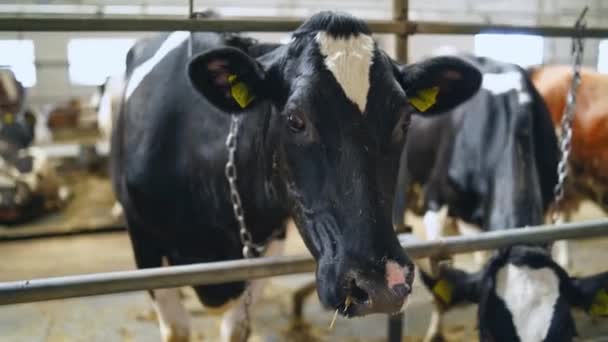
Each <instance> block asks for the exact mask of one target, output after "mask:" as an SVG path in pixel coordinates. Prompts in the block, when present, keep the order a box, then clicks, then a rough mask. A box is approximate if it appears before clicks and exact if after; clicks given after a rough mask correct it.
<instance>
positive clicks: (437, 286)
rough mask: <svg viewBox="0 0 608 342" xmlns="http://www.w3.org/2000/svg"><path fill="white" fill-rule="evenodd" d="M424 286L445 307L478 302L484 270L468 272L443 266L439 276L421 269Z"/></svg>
mask: <svg viewBox="0 0 608 342" xmlns="http://www.w3.org/2000/svg"><path fill="white" fill-rule="evenodd" d="M420 275H421V279H422V282H423V283H424V286H425V287H426V288H427V289H428V290H429V291H430V292H431V294H432V295H433V297H434V298H435V300H436V301H437V302H439V303H440V304H441V305H442V306H443V307H444V308H445V309H449V308H450V307H452V306H454V305H457V304H465V303H478V302H479V297H480V291H481V281H482V272H481V271H480V272H478V273H468V272H465V271H461V270H459V269H456V268H453V267H450V266H442V267H441V269H440V271H439V275H438V277H436V278H435V277H433V276H431V275H430V274H428V273H426V272H424V271H423V270H420Z"/></svg>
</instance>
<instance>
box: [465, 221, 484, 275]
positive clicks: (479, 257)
mask: <svg viewBox="0 0 608 342" xmlns="http://www.w3.org/2000/svg"><path fill="white" fill-rule="evenodd" d="M458 231H459V232H460V234H461V235H464V236H476V235H479V234H481V233H482V231H481V229H480V228H479V227H478V226H476V225H474V224H470V223H467V222H464V221H462V220H458ZM489 255H490V254H489V252H488V251H476V252H473V258H474V260H475V263H476V264H477V266H482V265H484V264H485V263H486V261H487V260H488V258H489Z"/></svg>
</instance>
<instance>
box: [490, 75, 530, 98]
mask: <svg viewBox="0 0 608 342" xmlns="http://www.w3.org/2000/svg"><path fill="white" fill-rule="evenodd" d="M481 87H482V88H484V89H486V90H489V91H490V92H491V93H492V94H494V95H500V94H504V93H507V92H509V91H511V90H516V91H517V93H518V95H519V103H520V104H526V103H529V102H530V101H531V97H530V95H529V94H528V93H527V92H524V91H523V89H522V78H521V73H519V72H516V71H510V72H505V73H502V74H483V82H482V84H481Z"/></svg>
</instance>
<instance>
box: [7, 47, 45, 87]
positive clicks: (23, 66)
mask: <svg viewBox="0 0 608 342" xmlns="http://www.w3.org/2000/svg"><path fill="white" fill-rule="evenodd" d="M0 51H2V53H0V67H5V68H6V67H8V68H9V69H11V70H12V71H13V74H15V78H17V80H18V81H19V82H21V85H23V86H24V87H33V86H34V85H36V55H35V52H34V42H33V41H31V40H16V39H14V40H0Z"/></svg>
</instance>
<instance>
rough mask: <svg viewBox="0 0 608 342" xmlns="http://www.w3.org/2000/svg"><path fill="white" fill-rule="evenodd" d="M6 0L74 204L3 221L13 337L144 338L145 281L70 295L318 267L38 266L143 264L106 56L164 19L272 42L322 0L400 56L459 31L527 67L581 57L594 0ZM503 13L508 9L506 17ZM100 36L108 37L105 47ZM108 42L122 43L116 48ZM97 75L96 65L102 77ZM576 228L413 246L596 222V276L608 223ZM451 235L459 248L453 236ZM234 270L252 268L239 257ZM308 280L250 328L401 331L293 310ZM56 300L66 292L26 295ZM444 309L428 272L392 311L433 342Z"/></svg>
mask: <svg viewBox="0 0 608 342" xmlns="http://www.w3.org/2000/svg"><path fill="white" fill-rule="evenodd" d="M588 5H589V8H590V10H589V12H588V13H587V14H586V20H587V25H588V27H587V29H586V30H585V31H584V32H583V34H584V35H585V37H589V38H592V39H587V40H586V41H585V54H584V58H583V60H582V62H583V64H584V65H586V66H589V67H592V68H597V69H598V70H599V71H600V72H601V71H602V70H605V68H606V67H605V65H604V64H605V63H608V62H606V61H604V59H605V58H606V56H605V52H604V53H602V50H603V49H602V47H603V45H605V44H603V42H602V41H601V38H603V37H604V36H605V34H606V30H603V29H601V27H603V25H605V23H603V17H602V13H603V11H605V10H604V7H603V5H602V4H601V3H600V2H597V3H590V4H588ZM2 6H3V8H2V11H3V17H2V18H1V19H0V29H1V30H2V31H3V33H2V36H3V39H5V40H6V42H7V43H6V45H5V46H6V51H14V52H12V53H11V52H9V53H8V54H6V55H8V56H9V57H7V60H6V62H2V64H7V65H8V66H9V67H11V70H12V72H13V74H14V75H15V76H14V77H15V78H16V79H17V80H18V81H19V82H20V83H21V84H22V85H23V87H24V88H25V89H27V92H26V96H27V103H28V106H29V107H31V108H33V109H34V111H35V112H36V113H37V114H36V115H37V122H36V125H38V126H42V127H37V128H38V129H37V130H36V133H37V134H36V135H37V136H36V139H35V140H34V142H33V144H32V146H34V147H38V148H39V149H40V150H41V151H43V153H44V155H45V156H46V157H48V160H50V163H51V164H52V167H53V168H54V169H55V172H56V174H57V176H56V177H58V179H59V181H58V182H59V183H60V184H61V185H58V186H56V188H57V189H55V188H53V189H54V190H53V191H55V190H56V191H57V193H58V194H60V193H61V194H63V195H59V196H58V197H59V199H60V202H62V203H60V204H59V205H56V207H53V206H50V207H49V212H47V211H43V212H41V213H38V214H37V215H36V216H35V217H33V218H32V217H26V218H25V219H24V222H17V223H14V222H10V223H9V224H7V225H6V226H5V227H3V229H2V240H3V242H2V249H1V250H0V253H3V255H4V256H5V260H11V261H10V262H9V263H5V266H3V267H4V268H3V272H1V274H2V280H3V281H6V282H7V283H4V284H2V285H1V286H0V291H2V294H1V297H2V298H3V299H2V303H3V304H6V306H3V307H2V308H3V310H2V311H1V315H2V316H3V319H2V320H1V322H2V323H1V324H2V331H3V332H4V331H5V332H7V334H4V335H3V336H5V338H7V339H8V340H39V339H40V340H53V341H54V340H60V341H62V340H97V339H100V340H116V341H119V340H141V341H147V340H157V339H159V332H158V328H157V323H156V317H155V313H154V310H153V309H152V304H151V301H150V300H149V298H148V297H147V295H146V293H145V292H143V291H140V292H132V293H125V294H113V295H105V296H99V297H86V298H78V299H67V298H70V297H79V296H85V295H86V296H89V295H93V294H102V293H115V292H124V291H134V290H143V289H151V288H154V287H157V286H158V287H166V286H183V285H188V284H194V283H202V282H218V279H219V280H222V279H226V280H228V279H229V280H236V279H245V278H249V277H262V276H271V275H279V274H286V273H305V272H310V271H311V270H313V268H314V267H313V264H312V263H311V261H310V260H309V259H308V258H299V257H295V258H294V259H280V260H279V261H277V262H278V263H282V264H281V265H282V266H281V267H279V264H272V263H270V264H265V263H264V262H262V263H261V264H259V265H257V268H255V267H253V266H255V265H254V264H255V262H253V263H251V265H250V264H249V263H245V264H240V265H239V264H230V263H229V264H227V265H218V266H217V268H213V267H212V268H211V269H207V268H206V266H205V265H201V267H200V268H198V269H193V270H190V271H189V272H190V273H189V276H184V277H182V275H183V274H184V273H182V272H185V270H181V269H179V267H175V270H174V273H170V272H169V273H167V274H166V275H164V277H163V276H160V275H159V277H160V278H159V279H160V280H157V281H156V282H155V281H152V280H149V279H148V278H145V276H144V275H143V273H141V271H139V272H140V273H137V272H129V273H126V274H122V276H120V277H113V276H112V275H103V274H101V275H99V278H86V277H85V279H81V278H79V277H75V278H68V279H57V280H54V281H53V280H50V281H49V280H44V279H40V280H34V279H36V278H46V277H56V276H64V275H78V274H84V273H101V272H110V271H125V270H133V269H134V268H135V266H134V263H133V257H132V252H131V248H130V245H129V242H128V238H127V235H126V234H125V232H124V231H123V229H124V223H123V222H122V220H121V218H120V215H119V214H120V213H119V211H118V210H116V207H115V205H114V203H115V202H114V198H113V194H112V190H111V186H110V184H109V180H108V173H107V155H108V151H109V147H108V143H107V132H104V131H103V130H104V129H105V128H106V127H105V126H103V125H104V123H102V122H100V121H98V118H99V115H98V113H97V112H96V110H98V109H99V107H101V106H100V105H99V103H100V102H101V97H102V96H101V95H102V94H101V93H100V92H99V89H97V86H100V85H102V84H104V82H105V81H106V79H107V77H110V76H113V74H112V73H116V72H120V71H121V69H120V67H116V66H114V67H108V68H107V70H106V69H105V67H104V66H103V65H104V63H108V64H112V62H111V61H109V60H111V59H115V60H116V61H117V62H115V63H114V64H117V65H121V63H122V61H123V60H124V57H125V54H126V51H127V49H128V48H129V47H130V46H131V44H133V41H134V40H135V39H137V38H141V37H145V36H147V35H149V34H150V32H154V31H166V30H186V31H220V32H231V31H251V32H254V33H252V35H254V36H256V37H259V38H260V39H262V40H265V41H280V42H286V41H288V40H289V35H288V33H282V32H288V31H290V30H293V29H295V28H296V27H298V25H299V24H300V23H301V22H302V18H305V17H307V16H309V15H311V14H313V13H314V12H316V11H318V10H320V9H338V10H346V11H349V12H351V13H353V14H355V15H358V16H361V17H363V18H365V19H366V20H368V22H369V24H370V27H371V29H372V30H373V31H374V32H376V33H379V34H378V36H377V40H378V42H379V44H380V45H381V46H382V47H383V48H384V49H385V50H386V51H388V52H389V53H391V52H392V55H393V56H394V57H395V58H396V59H399V60H402V61H405V60H410V61H416V60H420V59H421V58H423V57H425V56H427V55H428V54H431V53H433V50H434V49H435V48H437V47H440V46H444V45H451V46H456V47H457V48H458V49H459V50H464V51H469V52H473V53H475V54H478V55H487V56H489V57H492V58H497V59H501V58H502V59H504V60H505V61H506V62H511V63H517V64H520V65H522V66H531V65H536V64H541V63H547V64H550V63H554V64H555V63H559V64H570V63H571V59H572V56H571V54H570V50H569V49H570V39H569V38H570V37H571V36H574V35H575V34H576V30H574V29H573V28H572V25H573V23H574V22H575V21H576V19H577V16H578V15H579V13H580V11H581V9H582V7H583V4H576V5H573V4H572V3H570V2H560V1H538V2H522V3H517V4H513V3H512V2H495V3H492V4H486V3H481V2H478V1H464V2H458V3H456V2H448V1H433V2H422V1H421V2H417V1H411V2H409V3H407V2H403V1H395V2H394V3H389V2H383V3H382V6H380V4H378V3H371V2H367V1H360V2H344V3H335V4H324V3H308V2H302V3H293V2H289V3H282V2H276V3H275V2H271V3H266V2H263V3H260V4H257V3H256V4H253V3H236V2H235V3H234V4H230V5H228V4H226V3H219V2H218V3H217V4H214V3H204V4H196V3H194V4H193V3H189V4H184V3H182V2H158V3H156V2H154V1H149V2H146V3H145V4H139V5H137V6H133V5H130V4H127V3H124V4H123V3H114V2H112V3H109V2H108V3H100V2H93V1H91V2H88V1H85V2H82V1H81V2H73V3H69V2H65V3H61V4H56V3H52V4H39V3H36V2H31V3H18V4H9V5H2ZM199 7H200V8H199ZM207 8H211V9H213V10H214V11H217V12H218V13H219V14H220V17H219V18H212V19H201V18H199V19H187V18H188V17H195V16H196V15H192V13H194V12H199V10H200V11H201V12H202V10H203V9H207ZM463 9H466V10H463ZM168 13H173V14H168ZM505 14H510V15H509V16H508V18H507V16H505ZM261 17H264V18H261ZM83 18H84V19H85V20H83ZM291 18H294V19H291ZM446 20H449V21H448V22H446ZM488 22H489V23H491V24H488ZM260 32H265V33H260ZM277 32H281V33H277ZM515 33H517V34H520V35H514V34H515ZM393 35H395V36H393ZM542 37H547V38H546V39H544V38H542ZM550 37H559V38H550ZM515 46H516V47H519V48H514V47H515ZM100 47H102V48H101V50H96V49H99V48H100ZM29 50H31V52H28V51H29ZM111 50H120V52H117V53H115V55H116V56H111V55H110V51H111ZM105 53H107V55H106V54H105ZM79 55H80V57H79ZM11 56H13V57H11ZM96 57H97V58H96ZM87 62H88V63H89V64H86V63H87ZM79 64H80V65H79ZM32 67H33V70H34V71H33V75H34V76H33V77H32V71H31V70H32ZM24 70H25V71H24ZM87 73H90V74H94V75H93V76H92V77H90V78H89V77H87ZM106 84H107V83H106ZM95 97H97V98H98V99H95ZM91 98H93V99H92V100H91ZM89 102H91V103H89ZM556 172H557V170H556ZM601 208H602V203H600V205H599V208H598V206H597V204H594V203H589V202H588V203H585V204H584V205H583V206H580V207H579V208H578V211H577V212H576V214H574V215H573V219H576V220H588V219H592V218H603V216H604V212H603V211H602V210H601ZM113 209H114V210H113ZM407 222H408V224H410V225H411V226H413V227H414V228H416V227H417V226H421V225H422V222H420V221H419V219H418V218H416V217H411V218H410V217H408V219H407ZM565 229H566V231H559V230H558V231H557V232H553V231H548V232H547V233H546V234H544V235H543V234H541V236H540V237H537V238H536V239H540V240H532V238H531V237H530V236H528V235H524V234H521V235H520V234H518V233H519V232H517V231H515V233H513V236H510V237H509V238H507V239H505V238H504V237H501V236H500V235H498V236H487V237H485V239H487V240H485V242H484V238H479V237H478V238H472V239H463V240H462V241H460V242H459V240H458V238H455V240H450V239H446V240H445V241H441V242H440V243H435V244H432V243H431V244H430V245H428V246H426V249H425V248H422V249H420V250H421V251H419V252H415V250H416V248H420V246H422V247H424V245H422V244H420V243H418V242H411V241H406V242H404V243H405V244H406V247H407V248H408V251H410V250H411V251H413V252H410V254H411V255H412V256H413V257H416V258H422V257H430V256H437V255H438V254H439V253H441V254H442V255H445V254H452V253H454V254H456V253H463V252H470V251H474V250H480V249H492V248H499V247H503V246H505V245H508V244H514V243H521V242H524V241H529V242H539V241H552V240H558V239H562V238H571V239H575V238H585V237H586V238H589V237H591V236H593V237H596V238H593V239H587V240H581V241H576V242H573V243H572V244H571V245H570V250H571V253H572V265H571V266H570V268H569V269H568V270H569V273H570V274H571V275H586V274H592V273H597V272H603V271H606V269H605V267H604V265H603V263H602V262H601V260H602V259H603V258H602V256H603V254H604V251H605V247H606V240H605V239H601V238H599V237H601V235H603V234H606V233H607V232H606V223H605V222H604V221H596V222H587V223H581V224H574V225H571V226H566V227H565ZM85 233H87V234H85ZM526 233H528V232H527V231H526ZM560 234H562V235H560ZM452 241H453V243H454V244H455V246H460V247H455V249H451V247H450V246H452V245H451V243H452ZM488 241H490V242H488ZM288 246H289V248H288V249H289V251H290V254H295V255H302V254H306V253H307V251H306V248H305V247H304V246H303V244H302V243H301V241H300V240H299V238H298V234H297V231H296V230H295V229H293V228H292V227H290V230H289V232H288ZM51 260H52V261H51ZM456 263H457V264H459V265H461V264H462V265H464V266H463V267H466V268H468V269H472V268H474V267H475V265H474V263H472V260H471V258H469V256H466V255H463V256H458V257H457V258H456ZM237 269H239V270H240V271H238V272H237V271H235V270H237ZM256 270H257V271H256ZM268 270H272V272H269V271H268ZM138 274H141V276H142V277H143V278H140V279H142V280H139V281H140V282H139V284H136V285H125V284H129V283H130V280H129V279H133V278H138V277H140V276H139V275H138ZM161 274H162V272H161ZM227 274H229V276H228V275H227ZM123 276H124V277H123ZM92 277H94V276H92ZM104 277H105V278H104ZM231 277H232V278H231ZM117 278H120V279H117ZM87 279H88V280H89V281H90V282H89V283H87ZM311 279H312V275H310V274H305V275H298V276H284V277H276V278H272V280H271V283H270V285H269V286H268V287H267V288H266V290H265V295H264V297H263V299H262V301H261V302H259V303H256V305H254V306H253V308H252V327H253V335H252V337H251V340H304V341H308V340H332V341H333V340H362V341H368V340H385V339H386V338H387V334H389V330H390V329H389V328H388V327H387V317H386V316H382V315H377V316H371V317H366V318H360V319H357V320H344V319H338V321H337V322H335V323H334V326H333V328H332V329H329V328H328V327H329V326H330V323H331V321H332V316H333V312H330V311H327V310H324V309H322V308H321V307H320V305H319V303H318V300H317V299H316V297H315V296H312V297H311V298H310V299H308V300H307V302H306V305H305V307H304V313H303V322H298V324H296V323H294V322H293V321H292V319H291V318H292V306H293V302H292V298H291V297H292V295H293V294H294V293H295V292H296V291H297V290H298V289H300V288H301V287H302V286H304V285H306V284H308V283H309V281H310V280H311ZM15 281H17V282H16V283H15ZM91 282H92V283H91ZM100 283H103V284H104V285H100ZM107 284H111V285H107ZM142 284H143V285H142ZM108 289H111V290H108ZM182 292H183V296H184V299H185V301H186V303H187V308H188V310H189V311H190V313H191V315H192V316H193V324H192V327H193V332H192V339H193V340H217V339H218V334H219V320H220V318H219V317H220V316H217V315H214V314H213V313H211V312H208V311H207V310H205V309H204V308H202V307H201V306H200V304H198V303H197V301H196V298H195V296H194V295H193V293H192V292H191V291H190V290H189V289H187V288H184V289H183V290H182ZM28 296H29V297H28ZM64 298H65V299H64ZM47 299H54V300H53V301H48V302H39V303H30V304H18V305H15V304H14V303H25V302H30V301H41V300H47ZM58 299H61V300H58ZM9 304H10V305H9ZM431 307H432V299H431V296H430V295H429V294H428V292H427V291H426V289H425V288H424V287H423V286H422V285H420V284H418V283H416V285H415V288H414V296H413V297H412V300H411V302H410V305H409V308H408V310H407V313H406V316H405V319H404V322H405V324H404V326H403V327H402V328H399V327H398V324H397V323H396V321H397V322H398V321H399V319H394V318H393V319H392V323H391V324H389V326H390V327H391V328H392V333H393V334H395V331H399V330H401V333H397V334H398V335H401V336H402V338H403V339H404V340H421V339H422V338H423V337H424V334H425V330H426V327H427V325H428V322H429V317H430V312H431V310H432V309H431ZM575 317H576V321H577V327H578V331H579V334H580V335H581V336H582V337H583V339H587V340H602V338H606V336H608V331H607V330H606V329H607V324H606V321H605V319H602V318H590V317H588V316H587V315H585V314H584V313H576V314H575ZM41 322H43V323H42V324H41ZM475 329H476V322H475V309H474V308H473V307H472V306H469V307H465V308H459V309H457V310H456V311H452V312H450V313H448V315H447V317H446V328H445V329H444V330H445V331H444V332H445V334H446V335H447V338H448V339H449V340H455V341H460V340H462V341H468V340H475V339H476V338H477V337H476V332H475ZM393 339H394V337H393ZM396 340H399V339H396Z"/></svg>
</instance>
